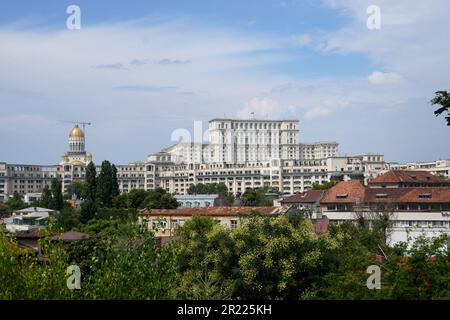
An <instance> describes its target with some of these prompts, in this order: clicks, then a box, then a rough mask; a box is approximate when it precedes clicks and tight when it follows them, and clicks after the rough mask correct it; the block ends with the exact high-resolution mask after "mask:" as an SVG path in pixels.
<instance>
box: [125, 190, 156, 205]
mask: <svg viewBox="0 0 450 320" xmlns="http://www.w3.org/2000/svg"><path fill="white" fill-rule="evenodd" d="M149 194H150V193H149V191H145V190H142V189H133V190H131V191H130V192H128V194H126V196H125V195H124V194H122V195H120V197H122V196H123V198H127V203H128V205H127V206H128V208H133V209H140V208H144V201H145V198H147V196H148V195H149ZM120 202H121V203H123V199H121V200H120Z"/></svg>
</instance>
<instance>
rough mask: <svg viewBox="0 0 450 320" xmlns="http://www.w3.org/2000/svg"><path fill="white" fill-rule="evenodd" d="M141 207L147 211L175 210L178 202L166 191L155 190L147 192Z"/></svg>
mask: <svg viewBox="0 0 450 320" xmlns="http://www.w3.org/2000/svg"><path fill="white" fill-rule="evenodd" d="M142 205H143V206H144V208H147V209H176V208H178V201H177V200H176V199H175V198H174V197H173V196H172V195H171V194H170V193H168V192H167V191H166V190H164V189H162V188H156V189H155V190H150V191H148V195H147V197H146V198H145V200H144V202H143V204H142Z"/></svg>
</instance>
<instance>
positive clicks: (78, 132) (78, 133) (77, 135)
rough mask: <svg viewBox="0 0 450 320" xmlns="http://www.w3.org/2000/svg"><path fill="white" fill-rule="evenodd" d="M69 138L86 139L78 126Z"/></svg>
mask: <svg viewBox="0 0 450 320" xmlns="http://www.w3.org/2000/svg"><path fill="white" fill-rule="evenodd" d="M69 138H84V132H83V130H81V128H80V127H78V125H76V126H75V127H74V128H73V129H72V131H70V134H69Z"/></svg>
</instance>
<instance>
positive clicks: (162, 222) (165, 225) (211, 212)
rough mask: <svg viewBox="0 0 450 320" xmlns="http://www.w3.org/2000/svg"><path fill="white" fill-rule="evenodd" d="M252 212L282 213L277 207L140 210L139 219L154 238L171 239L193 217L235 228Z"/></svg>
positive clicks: (266, 214) (281, 209) (269, 214)
mask: <svg viewBox="0 0 450 320" xmlns="http://www.w3.org/2000/svg"><path fill="white" fill-rule="evenodd" d="M253 212H258V213H260V214H262V215H265V216H271V215H275V214H278V213H281V212H283V208H277V207H203V208H182V209H154V210H151V211H148V210H147V209H144V210H142V211H141V212H140V213H139V219H140V220H141V221H142V220H143V221H146V223H147V227H148V229H149V230H153V231H154V232H155V236H156V237H172V236H173V235H174V232H175V229H176V227H177V226H179V225H181V226H182V225H184V223H185V222H186V221H187V220H189V219H191V218H192V217H193V216H194V215H199V216H207V217H211V218H213V219H214V220H215V221H216V222H217V223H220V224H221V225H224V226H226V227H228V228H235V227H236V226H238V225H239V224H241V223H242V222H243V221H245V219H246V217H248V216H249V215H250V214H252V213H253Z"/></svg>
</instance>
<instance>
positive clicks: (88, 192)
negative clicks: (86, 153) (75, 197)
mask: <svg viewBox="0 0 450 320" xmlns="http://www.w3.org/2000/svg"><path fill="white" fill-rule="evenodd" d="M83 191H84V193H83V195H82V197H83V199H85V200H87V201H91V202H96V200H97V170H96V168H95V164H94V163H93V162H89V164H88V166H87V167H86V187H85V188H84V190H83Z"/></svg>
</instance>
